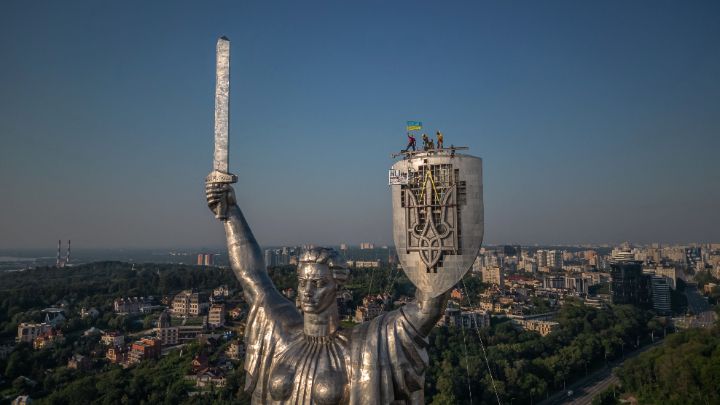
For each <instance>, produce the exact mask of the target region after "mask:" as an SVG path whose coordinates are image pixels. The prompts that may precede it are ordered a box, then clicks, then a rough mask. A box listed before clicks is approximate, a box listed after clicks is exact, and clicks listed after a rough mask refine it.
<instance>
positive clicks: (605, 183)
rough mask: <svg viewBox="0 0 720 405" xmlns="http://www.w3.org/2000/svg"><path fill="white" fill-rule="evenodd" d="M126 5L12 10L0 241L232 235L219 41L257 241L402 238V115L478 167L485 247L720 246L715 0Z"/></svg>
mask: <svg viewBox="0 0 720 405" xmlns="http://www.w3.org/2000/svg"><path fill="white" fill-rule="evenodd" d="M139 4H140V3H134V4H131V3H128V4H125V3H123V4H113V5H108V6H99V5H96V4H93V3H91V2H78V3H74V4H72V5H67V4H55V3H52V2H47V3H42V2H40V3H33V4H21V3H19V2H14V3H11V4H10V5H8V6H6V7H5V12H4V13H2V16H0V33H2V38H3V39H2V40H0V50H1V51H2V52H3V54H4V55H6V57H7V61H8V63H4V64H2V65H0V89H2V94H3V96H2V97H0V142H2V147H1V148H0V187H2V189H3V191H4V193H3V194H4V195H3V198H2V208H3V209H2V210H0V229H2V232H0V248H2V249H11V248H44V247H47V248H48V249H49V250H50V251H53V250H54V247H55V243H56V242H57V239H59V238H61V239H63V240H67V239H72V240H73V249H75V248H76V246H77V248H78V249H84V248H108V247H118V248H120V247H123V248H135V247H152V248H171V247H176V246H177V247H192V246H222V245H223V242H222V239H223V232H222V229H221V227H220V226H219V225H218V224H217V223H216V221H215V220H214V219H213V218H212V214H211V213H210V212H209V211H208V210H207V208H206V206H205V199H204V195H203V179H204V176H205V175H206V174H207V173H208V172H209V170H210V166H211V159H212V119H213V117H212V109H213V99H212V94H213V85H214V42H215V39H216V38H217V37H218V36H220V35H227V36H228V37H230V39H231V40H232V41H233V42H232V44H233V50H232V55H233V57H232V69H233V70H232V76H231V77H232V79H231V124H230V127H231V130H230V136H231V141H230V142H231V151H230V165H231V171H233V172H234V173H236V174H237V175H238V176H239V181H238V183H237V184H236V185H235V186H236V191H237V196H238V199H239V202H240V206H241V208H243V209H244V211H245V214H246V216H247V218H248V221H249V222H250V224H251V225H252V227H253V229H254V230H256V236H257V238H258V240H259V242H260V243H261V245H262V246H268V247H269V246H281V245H298V244H304V243H315V244H318V245H337V244H339V243H343V242H345V243H350V244H354V245H357V244H359V243H360V242H363V241H373V242H375V243H376V244H378V245H392V244H393V243H392V233H391V216H390V211H391V206H390V191H389V188H388V187H387V170H388V169H389V168H390V166H391V165H392V163H393V160H392V159H390V157H389V156H390V153H392V152H397V151H399V150H400V149H402V148H403V147H404V146H405V131H404V123H405V121H406V120H419V121H423V122H424V123H425V128H423V130H424V131H426V132H428V133H429V134H433V133H434V131H435V130H441V131H443V133H444V134H445V142H446V144H448V145H449V144H454V145H462V146H469V147H470V153H472V154H474V155H478V156H480V157H482V158H483V159H484V185H485V189H484V199H485V241H484V243H483V244H484V245H487V244H504V243H507V244H526V245H535V244H539V245H579V244H600V243H608V244H619V243H621V242H624V241H630V242H635V243H651V242H660V243H671V244H673V243H690V242H698V243H708V242H715V243H717V242H720V211H718V210H717V207H716V204H717V201H718V200H720V188H718V187H717V185H718V184H720V162H719V161H718V160H717V159H716V158H715V154H716V152H715V151H717V150H718V147H720V137H717V136H716V134H717V133H718V130H719V129H720V78H718V77H717V75H716V72H717V71H718V70H719V68H720V51H718V49H717V47H716V46H714V43H715V39H716V38H718V37H720V27H719V26H718V25H717V24H716V21H717V17H718V16H720V6H719V5H718V4H716V3H712V2H697V3H693V4H657V3H655V2H636V3H633V4H625V3H620V2H611V3H606V4H602V5H579V4H576V3H574V2H554V3H552V4H549V5H542V6H540V5H535V4H531V3H522V5H521V6H520V7H518V6H517V5H514V6H513V5H509V4H505V3H500V2H488V3H482V4H476V3H458V4H453V5H441V4H435V3H415V2H413V3H400V2H398V3H393V4H392V5H387V4H383V3H374V4H363V5H347V4H345V5H342V6H341V5H336V4H334V3H331V2H328V3H323V4H322V5H314V6H312V5H306V4H302V5H300V4H294V3H288V4H284V5H282V6H279V3H274V4H273V5H266V4H243V5H236V4H232V3H229V2H228V3H224V4H225V5H223V6H217V5H215V6H211V7H209V6H200V5H188V4H184V5H179V6H174V7H169V6H167V5H163V4H143V5H142V6H140V5H139ZM173 4H175V3H173ZM218 7H223V8H224V9H225V11H226V12H225V13H222V14H220V13H218V11H217V10H218ZM413 22H415V24H417V25H413Z"/></svg>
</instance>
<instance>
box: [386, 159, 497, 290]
mask: <svg viewBox="0 0 720 405" xmlns="http://www.w3.org/2000/svg"><path fill="white" fill-rule="evenodd" d="M390 185H391V187H392V203H393V237H394V239H395V248H396V249H397V254H398V258H399V259H400V263H401V265H402V268H403V269H404V270H405V274H407V276H408V278H409V279H410V281H412V282H413V284H415V286H417V288H419V289H420V290H422V291H424V292H426V293H428V294H429V295H430V296H431V297H436V296H438V295H440V294H442V293H444V292H445V291H447V290H449V289H450V288H452V287H453V286H454V285H455V284H456V283H457V282H458V281H460V279H462V277H463V276H464V275H465V273H467V272H468V270H470V268H471V267H472V264H473V261H475V258H476V257H477V255H478V251H479V250H480V245H481V244H482V239H483V230H484V221H483V219H484V218H483V185H482V159H480V158H477V157H474V156H469V155H462V154H454V153H453V154H451V153H448V152H445V151H436V152H429V153H418V154H414V155H412V156H407V157H406V158H405V159H403V160H401V161H399V162H397V163H395V164H394V165H393V166H392V169H391V170H390Z"/></svg>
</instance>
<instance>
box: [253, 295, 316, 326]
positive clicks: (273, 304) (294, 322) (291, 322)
mask: <svg viewBox="0 0 720 405" xmlns="http://www.w3.org/2000/svg"><path fill="white" fill-rule="evenodd" d="M250 312H251V313H257V312H262V313H263V317H264V318H266V319H267V320H268V321H270V322H271V323H275V324H278V325H279V326H281V327H282V328H283V329H285V330H291V329H295V328H298V327H299V328H300V329H302V324H303V317H302V314H301V313H300V311H299V310H298V309H297V307H296V306H295V304H294V303H292V302H291V301H289V300H288V299H287V298H285V297H284V296H283V295H281V294H272V293H270V294H265V295H263V296H262V297H259V299H258V300H256V301H255V303H254V304H253V306H252V309H251V310H250Z"/></svg>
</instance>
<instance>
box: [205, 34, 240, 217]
mask: <svg viewBox="0 0 720 405" xmlns="http://www.w3.org/2000/svg"><path fill="white" fill-rule="evenodd" d="M215 55H216V56H215V57H216V62H215V154H214V159H213V171H212V172H211V173H210V174H209V175H208V176H207V178H206V179H205V180H206V181H207V182H211V183H227V184H230V183H235V182H237V176H236V175H234V174H231V173H230V171H229V160H230V151H229V150H228V143H229V142H228V141H229V139H228V132H229V129H230V115H229V111H228V107H229V105H230V40H229V39H228V38H227V37H225V36H222V37H220V38H218V40H217V48H216V51H215ZM215 218H218V219H223V220H224V219H227V202H226V201H224V200H223V201H221V202H220V203H219V204H218V205H217V209H216V210H215Z"/></svg>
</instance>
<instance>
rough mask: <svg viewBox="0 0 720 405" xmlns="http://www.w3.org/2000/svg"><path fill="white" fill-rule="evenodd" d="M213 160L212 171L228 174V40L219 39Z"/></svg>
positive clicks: (216, 64) (216, 55) (224, 38)
mask: <svg viewBox="0 0 720 405" xmlns="http://www.w3.org/2000/svg"><path fill="white" fill-rule="evenodd" d="M215 57H216V61H215V159H214V161H213V170H215V171H217V172H220V173H229V172H230V171H229V165H228V160H229V158H230V157H229V152H228V132H229V129H230V117H229V111H228V109H229V107H230V105H229V104H230V40H229V39H227V38H226V37H220V38H218V40H217V47H216V51H215Z"/></svg>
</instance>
